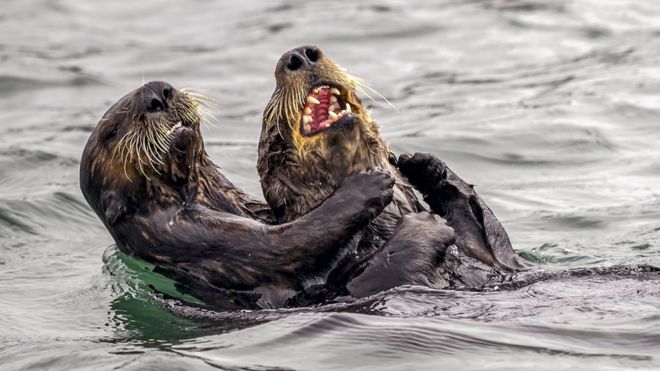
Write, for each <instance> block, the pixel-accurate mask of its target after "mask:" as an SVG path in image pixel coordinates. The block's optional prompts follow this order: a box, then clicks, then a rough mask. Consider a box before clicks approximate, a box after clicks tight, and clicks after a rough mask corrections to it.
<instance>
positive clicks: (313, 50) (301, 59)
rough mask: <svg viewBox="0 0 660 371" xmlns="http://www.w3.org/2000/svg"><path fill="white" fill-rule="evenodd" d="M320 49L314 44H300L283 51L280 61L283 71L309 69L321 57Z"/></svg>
mask: <svg viewBox="0 0 660 371" xmlns="http://www.w3.org/2000/svg"><path fill="white" fill-rule="evenodd" d="M322 54H323V53H322V52H321V49H319V48H317V47H316V46H301V47H299V48H295V49H292V50H289V51H288V52H286V53H284V55H283V56H282V58H280V62H281V63H282V65H283V66H284V68H283V70H284V72H285V73H286V72H294V71H305V70H307V71H309V70H312V69H313V68H314V65H315V64H316V62H318V61H319V60H320V59H321V56H322Z"/></svg>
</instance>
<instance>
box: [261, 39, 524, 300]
mask: <svg viewBox="0 0 660 371" xmlns="http://www.w3.org/2000/svg"><path fill="white" fill-rule="evenodd" d="M310 50H312V52H311V53H312V54H311V55H314V56H318V57H317V58H314V59H313V60H312V59H310V58H307V57H306V55H307V53H310ZM291 58H298V59H299V60H300V59H302V60H303V63H302V66H301V67H299V68H296V69H295V70H291V69H288V68H287V63H288V62H289V61H290V60H291ZM275 76H276V81H277V86H276V90H275V93H274V94H273V97H272V98H271V101H270V102H269V104H268V106H267V107H266V110H265V113H264V122H263V126H262V133H261V140H260V143H259V160H258V166H257V169H258V172H259V175H260V177H261V184H262V188H263V191H264V195H265V197H266V201H267V202H268V204H269V205H270V206H271V208H272V209H273V211H274V213H275V216H276V218H277V221H278V222H287V221H291V220H295V219H296V218H298V217H299V216H301V215H303V214H304V213H306V212H308V211H309V210H312V209H314V208H315V207H316V206H317V205H318V204H319V203H320V202H322V201H323V200H325V199H326V197H328V196H329V195H330V194H332V192H333V191H334V190H335V189H336V186H337V184H338V183H339V182H341V180H342V179H344V178H345V177H346V176H348V175H349V174H351V173H352V172H354V171H357V170H360V169H366V168H371V167H377V168H382V169H385V171H387V172H389V173H390V174H392V176H393V177H394V178H395V179H396V185H395V188H394V200H393V202H392V204H391V205H388V206H387V207H386V208H385V210H384V211H383V213H382V214H381V215H380V216H379V217H378V218H376V219H375V220H374V221H373V222H372V223H371V224H370V225H369V227H368V228H367V229H365V231H364V232H363V234H362V236H361V237H360V239H359V241H355V242H354V245H353V246H352V247H351V251H352V253H351V254H349V255H347V257H346V258H345V259H344V260H342V261H341V262H340V263H339V264H338V266H337V268H336V269H335V270H334V271H333V272H332V273H331V275H330V276H329V281H328V284H329V285H332V286H333V287H334V288H335V289H336V290H338V291H341V290H342V287H348V291H350V292H351V293H352V294H354V295H358V296H361V295H364V294H365V293H366V294H368V293H373V292H374V291H377V290H378V289H383V288H388V287H393V286H395V285H397V284H408V283H413V284H414V283H420V282H422V281H423V280H420V279H418V277H413V273H412V272H413V271H416V272H418V274H417V275H419V274H420V273H421V274H422V275H425V276H426V278H427V282H426V283H425V284H427V285H430V286H435V287H446V286H448V285H450V284H452V283H454V284H456V285H458V284H463V283H465V282H466V281H472V280H471V279H470V277H469V276H470V275H469V273H468V274H467V278H461V277H460V276H461V274H456V275H452V272H448V269H447V266H446V264H445V262H444V261H443V259H444V253H445V251H446V249H447V248H448V247H450V246H451V245H452V243H453V241H454V238H456V239H457V246H458V248H459V251H460V252H464V253H467V254H468V255H469V256H472V257H474V258H475V259H476V261H478V262H482V263H483V264H484V266H485V267H495V268H494V269H495V270H494V271H495V272H497V269H500V268H501V269H503V270H508V269H514V268H518V267H520V266H521V265H520V264H512V262H517V261H518V259H517V257H512V256H513V255H515V254H514V253H513V250H512V249H511V247H510V244H509V241H508V237H507V236H506V232H504V229H503V228H501V225H500V224H499V222H497V219H495V218H494V217H492V218H488V221H489V222H490V223H494V224H493V225H492V226H491V225H489V226H487V227H484V223H483V222H481V223H480V222H479V220H478V219H479V218H480V217H482V216H483V215H490V216H492V213H491V212H490V209H487V207H485V204H483V206H484V207H485V208H484V207H482V210H487V213H486V214H484V213H483V212H481V211H479V210H476V209H475V208H472V209H470V210H471V211H470V213H471V214H469V215H468V214H465V213H462V214H461V215H453V214H452V212H453V211H461V212H463V211H466V210H467V209H466V208H465V207H463V206H464V205H468V201H469V200H475V199H476V200H479V202H481V203H483V201H481V199H480V198H478V196H476V193H474V191H473V190H472V187H468V188H465V187H463V188H461V190H460V191H459V192H457V193H456V195H454V194H452V195H451V196H452V197H454V196H457V197H454V198H453V199H452V200H454V201H455V202H454V203H452V204H451V206H450V207H449V208H445V209H441V208H439V207H436V204H440V201H439V198H441V197H440V196H438V195H436V194H433V189H435V188H433V187H432V186H429V185H428V184H436V183H438V182H441V181H444V180H442V179H440V178H428V179H425V178H423V177H422V176H416V175H417V174H416V173H415V171H417V170H419V171H420V174H421V172H422V170H421V169H418V168H420V166H413V165H411V166H409V167H408V168H407V170H409V172H408V173H406V174H405V175H406V176H409V177H412V178H413V179H414V180H415V182H414V183H413V184H414V185H415V186H416V187H419V188H420V189H423V190H424V191H426V190H429V189H431V191H430V192H431V194H428V193H426V195H427V199H433V200H435V201H437V202H435V203H432V204H431V206H432V211H434V212H436V213H438V214H439V215H441V216H443V217H445V218H447V220H448V223H447V224H448V225H449V226H451V227H453V228H454V229H456V236H455V235H454V233H453V231H451V228H448V227H447V226H446V225H445V221H444V220H443V219H442V218H432V217H426V216H428V214H421V215H419V216H414V215H416V214H417V213H420V212H424V211H425V208H424V207H423V206H422V205H421V204H420V203H419V202H418V200H417V198H416V197H415V194H414V193H413V191H412V187H411V186H410V185H409V184H408V182H407V180H406V178H405V177H404V176H403V175H402V173H401V172H400V169H399V168H398V167H397V166H395V165H396V163H397V161H396V159H395V157H394V155H393V154H392V153H391V151H390V150H389V148H388V146H387V143H386V142H385V141H384V140H383V139H382V138H381V136H380V133H379V129H378V125H377V124H376V123H375V121H374V120H373V119H372V118H371V116H370V115H369V113H368V112H367V110H366V108H364V106H363V105H362V104H361V101H360V99H359V98H358V97H357V95H356V89H358V88H360V86H361V83H360V80H356V79H355V78H354V77H352V76H350V75H348V74H346V73H345V72H344V71H343V70H342V69H340V68H339V67H338V66H337V65H336V64H334V63H333V62H332V61H331V60H330V59H328V58H327V57H326V56H324V55H323V54H322V53H321V51H320V50H318V48H315V47H301V48H297V49H294V50H291V51H289V52H287V53H286V54H285V55H284V56H283V57H282V58H281V59H280V61H279V62H278V65H277V68H276V71H275ZM318 84H329V85H330V86H334V87H337V88H339V90H340V91H341V98H342V99H343V100H344V101H346V102H348V103H349V104H350V105H351V107H352V112H353V113H354V114H353V115H352V117H350V118H347V119H343V120H342V121H341V123H336V124H335V125H333V126H332V127H330V128H329V129H326V130H325V131H322V132H320V133H317V134H314V135H313V136H303V135H301V133H300V131H301V127H300V126H301V124H300V119H301V116H300V115H301V113H300V112H301V111H302V109H303V104H304V97H305V96H306V95H307V94H308V92H309V91H310V90H311V88H313V87H314V86H316V85H318ZM301 97H302V98H301ZM282 107H284V108H282ZM442 165H443V166H444V164H442ZM424 166H426V164H424ZM422 167H423V166H422ZM427 173H429V171H427ZM452 174H453V173H452ZM456 179H460V178H458V177H456ZM425 181H427V182H429V183H428V184H427V183H424V182H425ZM457 181H458V180H457ZM461 182H462V180H461ZM461 192H464V193H461ZM465 192H471V193H470V194H472V195H473V196H472V197H468V196H469V195H467V196H466V197H464V200H463V199H462V198H460V197H458V196H463V195H465ZM448 194H449V193H447V192H445V193H443V194H442V195H443V196H445V195H448ZM436 196H438V197H436ZM475 197H476V198H475ZM470 202H471V201H470ZM479 202H477V203H476V204H478V205H481V204H479ZM445 204H446V203H445ZM467 208H468V209H469V206H467ZM472 212H475V213H474V214H472ZM406 215H408V216H409V217H408V218H403V216H406ZM425 215H426V216H425ZM409 218H417V222H415V223H411V222H410V221H409V220H408V219H409ZM422 220H423V221H424V222H422ZM493 220H494V222H493ZM479 223H480V224H479ZM406 224H413V225H414V227H406ZM495 226H496V227H497V228H499V229H497V231H498V232H497V233H498V235H497V237H496V238H495V239H494V242H495V243H496V245H497V246H500V247H501V248H500V249H499V250H497V251H501V253H500V254H493V250H492V249H491V246H490V243H491V242H493V241H490V240H488V238H485V239H484V236H487V235H488V233H489V231H492V230H493V229H491V227H495ZM406 228H415V231H414V232H412V233H411V232H409V231H407V230H406ZM427 232H431V233H427ZM500 232H501V233H500ZM404 236H407V237H404ZM495 240H496V241H495ZM454 250H455V249H453V250H452V251H454ZM393 251H396V252H398V253H399V254H400V255H402V257H401V258H400V259H399V262H398V263H396V264H395V263H393V261H392V260H391V259H390V257H391V256H392V254H393ZM461 268H462V267H461ZM365 269H366V271H365ZM363 272H364V273H363ZM393 277H398V279H397V278H393ZM441 277H442V278H441ZM378 281H381V282H384V281H388V282H389V283H383V284H380V285H378V284H375V282H378ZM476 281H479V280H476ZM471 283H472V282H470V284H471Z"/></svg>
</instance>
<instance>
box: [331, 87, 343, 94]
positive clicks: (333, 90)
mask: <svg viewBox="0 0 660 371" xmlns="http://www.w3.org/2000/svg"><path fill="white" fill-rule="evenodd" d="M330 93H332V94H334V95H341V92H340V91H339V90H338V89H337V88H332V89H330Z"/></svg>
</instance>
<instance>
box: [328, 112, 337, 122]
mask: <svg viewBox="0 0 660 371" xmlns="http://www.w3.org/2000/svg"><path fill="white" fill-rule="evenodd" d="M328 114H329V115H330V118H331V119H333V120H336V119H337V117H339V115H337V114H336V113H334V112H332V111H328Z"/></svg>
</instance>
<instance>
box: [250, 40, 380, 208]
mask: <svg viewBox="0 0 660 371" xmlns="http://www.w3.org/2000/svg"><path fill="white" fill-rule="evenodd" d="M275 79H276V87H275V91H274V93H273V95H272V97H271V99H270V101H269V102H268V105H267V106H266V109H265V111H264V116H263V126H262V132H261V140H260V143H259V161H258V166H257V170H258V172H259V175H260V177H261V180H262V187H263V188H264V195H265V197H266V200H267V201H268V203H269V204H270V205H271V208H272V209H273V210H274V211H275V213H276V214H277V215H280V216H281V215H283V214H286V215H285V216H283V218H284V219H282V217H279V219H280V220H285V219H288V218H290V217H294V216H295V215H300V213H304V212H306V211H308V210H309V209H310V208H312V207H314V206H316V205H317V204H318V203H319V202H320V201H322V200H324V199H325V198H326V197H327V196H328V195H329V194H330V193H331V192H332V191H333V190H334V189H335V187H336V185H337V184H338V183H339V182H340V181H341V180H342V179H344V178H345V177H346V176H348V175H350V174H351V173H353V172H355V171H356V170H360V169H365V168H368V167H381V168H387V167H388V166H389V163H388V156H389V149H388V147H387V144H386V143H385V141H384V140H383V139H382V138H381V137H380V135H379V129H378V125H377V124H376V122H374V120H373V119H372V118H371V115H370V114H369V111H368V110H367V108H366V107H365V106H364V105H363V104H362V101H361V100H360V98H359V97H358V95H357V92H358V91H360V92H363V93H366V91H365V90H367V89H369V88H368V87H366V85H365V84H364V82H363V81H362V80H361V79H359V78H357V77H355V76H352V75H350V74H348V73H347V72H346V71H345V70H344V69H343V68H341V67H339V66H338V65H337V64H335V63H334V62H333V61H332V60H331V59H330V58H328V57H327V56H326V55H325V54H324V53H323V52H322V51H321V50H320V49H319V48H317V47H314V46H304V47H300V48H296V49H293V50H290V51H288V52H286V53H285V54H284V55H283V56H282V57H281V58H280V60H279V61H278V62H277V67H276V69H275ZM273 178H277V179H273ZM310 186H311V187H312V188H313V189H310ZM292 198H296V199H298V200H292ZM294 204H295V206H292V205H294ZM280 209H282V210H284V209H286V210H287V211H279V210H280Z"/></svg>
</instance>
